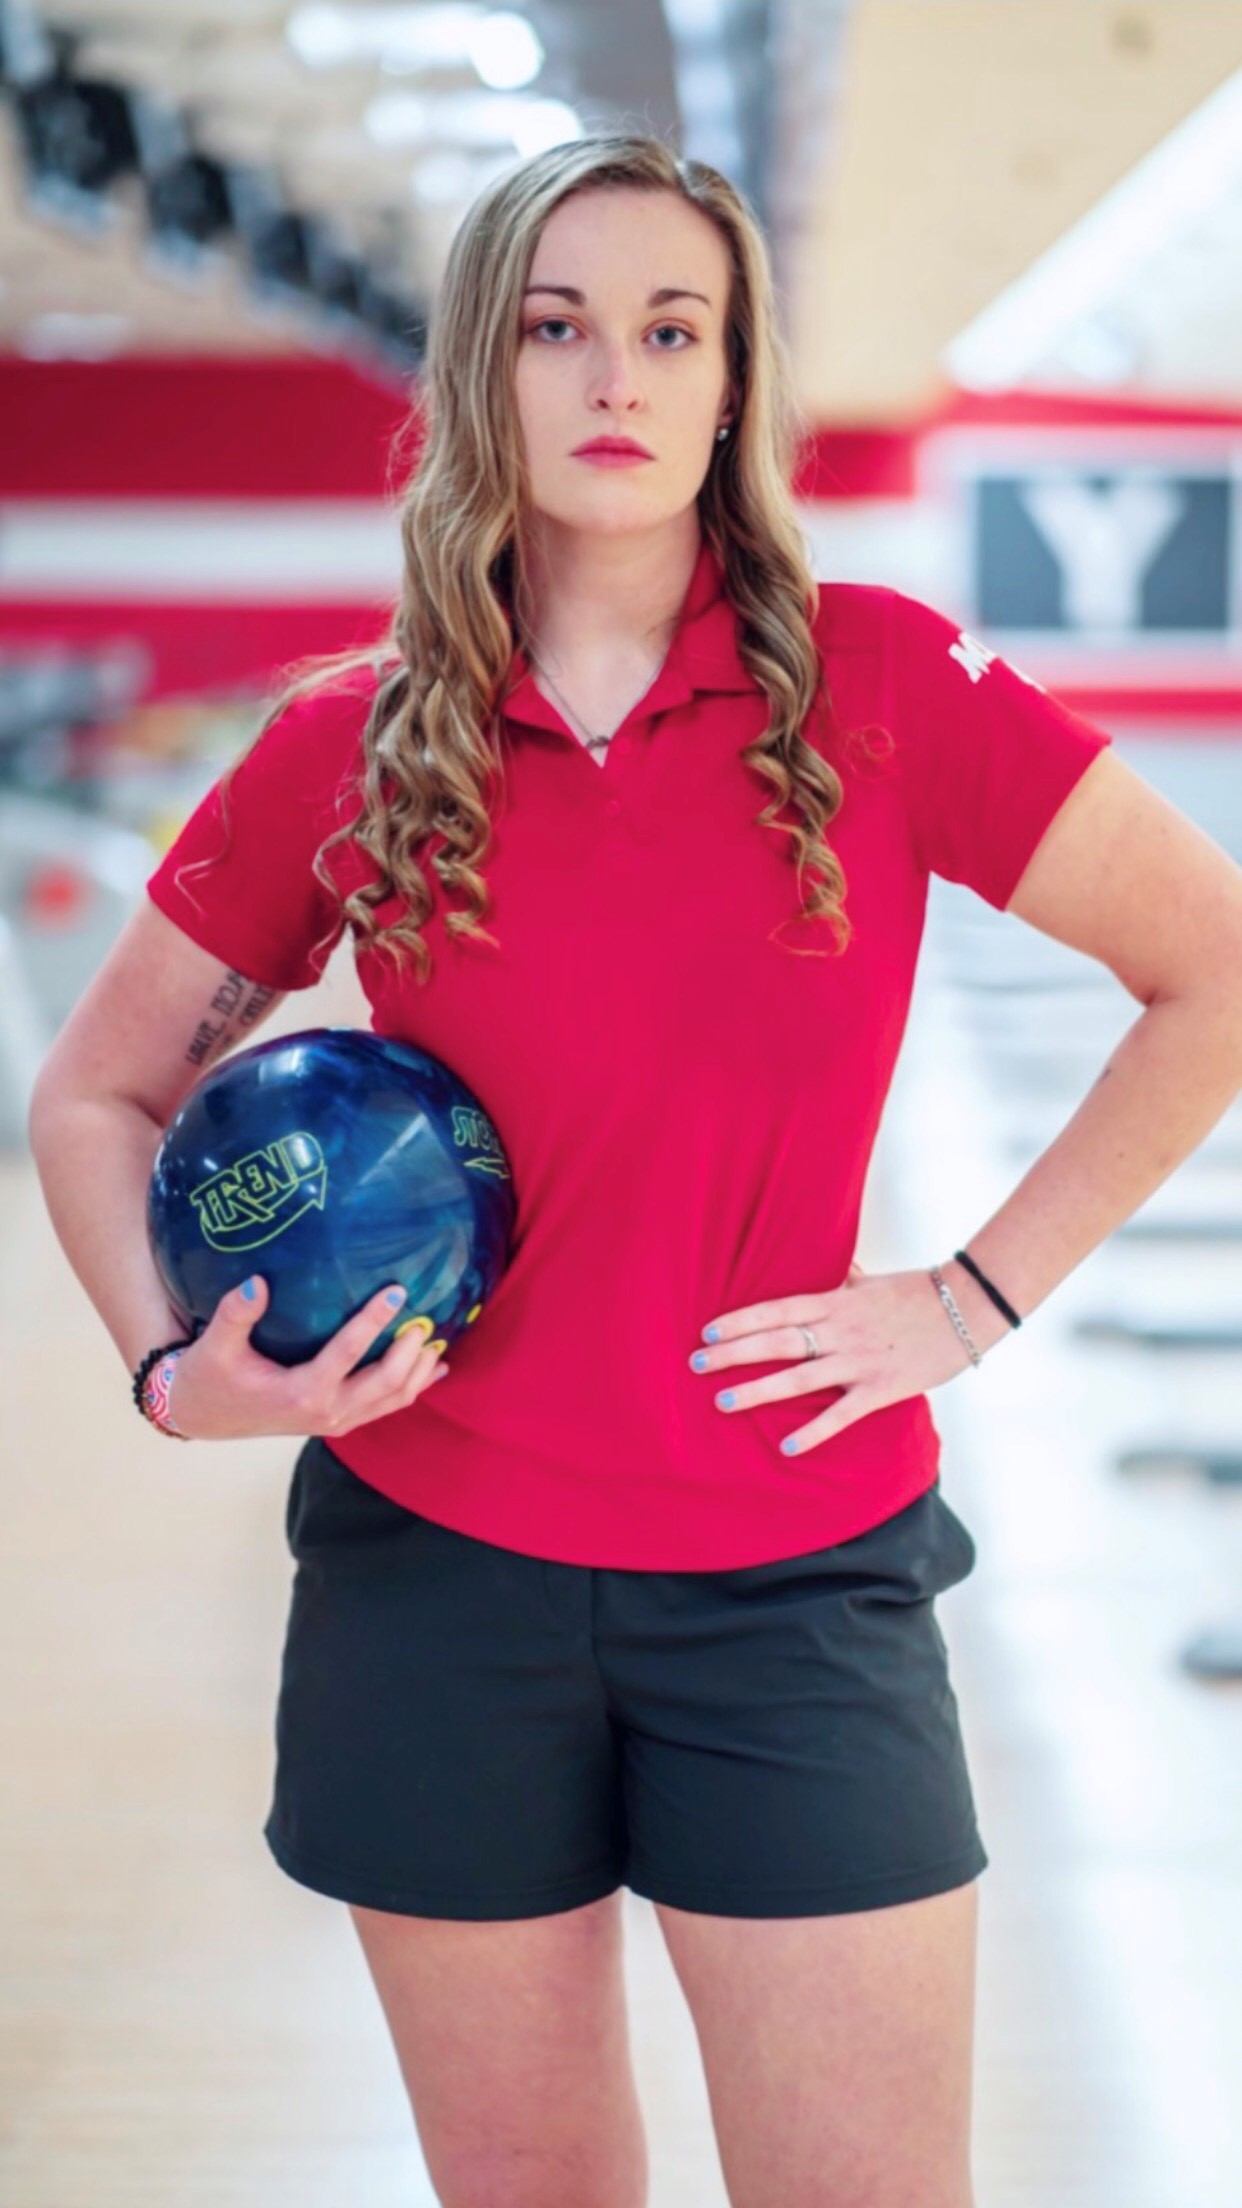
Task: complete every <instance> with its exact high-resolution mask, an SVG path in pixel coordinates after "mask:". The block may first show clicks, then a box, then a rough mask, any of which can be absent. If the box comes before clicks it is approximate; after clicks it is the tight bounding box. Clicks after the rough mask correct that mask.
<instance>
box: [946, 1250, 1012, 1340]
mask: <svg viewBox="0 0 1242 2208" xmlns="http://www.w3.org/2000/svg"><path fill="white" fill-rule="evenodd" d="M953 1255H954V1257H955V1258H956V1259H957V1261H958V1263H959V1265H964V1266H965V1267H966V1270H967V1272H968V1273H973V1274H974V1276H975V1279H976V1280H977V1281H978V1283H979V1286H980V1287H981V1288H982V1289H983V1290H984V1292H985V1294H987V1295H989V1296H990V1297H991V1298H992V1301H993V1303H994V1304H995V1305H996V1308H997V1310H998V1311H1003V1312H1004V1314H1005V1317H1006V1318H1007V1319H1008V1321H1009V1324H1010V1325H1011V1326H1021V1324H1022V1321H1021V1319H1020V1318H1019V1317H1018V1314H1017V1312H1016V1311H1015V1310H1014V1307H1013V1305H1012V1304H1011V1303H1006V1301H1005V1299H1004V1297H1003V1296H1002V1294H1001V1292H1000V1289H999V1288H994V1287H993V1286H992V1283H991V1281H990V1280H989V1279H988V1277H987V1274H986V1273H982V1272H980V1270H979V1267H978V1266H977V1265H976V1263H975V1261H974V1259H973V1257H969V1256H967V1253H966V1251H965V1250H954V1252H953Z"/></svg>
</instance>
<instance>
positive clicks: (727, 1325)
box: [693, 1265, 985, 1455]
mask: <svg viewBox="0 0 1242 2208" xmlns="http://www.w3.org/2000/svg"><path fill="white" fill-rule="evenodd" d="M708 1324H709V1325H711V1326H714V1327H715V1328H716V1330H717V1339H716V1340H715V1341H714V1342H711V1343H706V1345H705V1347H704V1348H703V1349H700V1350H696V1351H695V1352H694V1360H693V1368H694V1369H695V1370H696V1371H701V1372H703V1373H705V1374H708V1375H711V1376H713V1377H714V1376H715V1375H716V1374H717V1373H720V1372H723V1371H724V1370H725V1369H726V1368H727V1367H729V1366H731V1365H760V1364H769V1363H770V1362H771V1361H772V1359H773V1358H774V1357H785V1358H788V1359H789V1360H790V1362H789V1364H788V1365H787V1366H786V1368H785V1369H784V1370H783V1371H781V1372H770V1373H768V1374H766V1375H765V1377H764V1378H763V1379H762V1380H751V1381H747V1382H744V1383H743V1384H741V1385H738V1384H732V1385H730V1387H729V1388H728V1389H727V1390H722V1391H720V1392H721V1393H727V1394H729V1395H730V1397H731V1399H732V1400H731V1402H730V1403H727V1404H725V1405H723V1406H722V1411H723V1414H724V1415H725V1416H729V1415H731V1414H732V1413H734V1412H737V1411H745V1410H749V1409H750V1408H751V1406H752V1405H753V1404H755V1403H773V1402H780V1401H783V1400H784V1399H785V1398H786V1397H789V1398H790V1399H791V1400H792V1399H794V1398H796V1397H799V1396H803V1395H813V1394H817V1393H819V1392H820V1391H821V1390H822V1389H825V1388H839V1389H840V1390H841V1391H842V1392H841V1394H840V1395H839V1396H838V1398H837V1400H836V1402H835V1403H831V1404H830V1405H829V1406H828V1409H827V1410H826V1411H821V1412H820V1414H819V1416H818V1418H813V1419H812V1420H811V1421H810V1424H809V1425H806V1426H798V1427H795V1428H794V1429H793V1430H792V1431H791V1432H790V1433H788V1434H786V1435H785V1437H784V1439H783V1440H782V1442H781V1448H782V1450H783V1451H785V1452H786V1454H789V1455H792V1454H793V1453H794V1451H795V1450H797V1451H798V1452H801V1451H803V1450H805V1449H810V1448H813V1447H814V1445H815V1443H816V1442H818V1441H827V1439H828V1437H829V1435H830V1434H839V1433H840V1432H841V1430H842V1428H843V1427H846V1426H852V1425H853V1423H854V1421H855V1419H858V1418H865V1417H866V1416H867V1414H868V1412H870V1411H878V1410H882V1409H883V1408H884V1406H885V1404H888V1403H898V1402H900V1401H902V1399H903V1398H904V1397H906V1396H909V1395H921V1394H922V1393H923V1391H924V1390H925V1389H927V1388H935V1387H939V1386H940V1385H941V1383H942V1382H943V1381H945V1380H952V1379H953V1378H955V1376H956V1375H957V1374H958V1373H959V1372H962V1371H964V1370H965V1368H966V1367H967V1366H968V1365H969V1363H970V1361H971V1360H970V1357H969V1355H968V1353H967V1350H966V1346H965V1344H964V1343H963V1341H962V1340H961V1337H960V1336H959V1334H958V1332H957V1328H956V1327H955V1326H954V1325H953V1323H952V1321H951V1319H950V1318H949V1314H948V1312H947V1311H946V1310H945V1308H944V1305H943V1304H942V1303H941V1301H940V1298H939V1296H938V1295H937V1293H936V1286H935V1282H934V1281H933V1280H931V1279H930V1277H929V1275H928V1273H927V1272H925V1271H911V1272H902V1273H864V1271H863V1269H862V1267H861V1265H851V1267H850V1269H849V1273H848V1275H847V1277H846V1279H845V1280H844V1282H843V1283H842V1285H841V1286H840V1287H839V1288H830V1289H828V1290H827V1291H826V1292H824V1293H822V1294H819V1295H804V1296H783V1297H781V1298H779V1299H778V1300H777V1301H775V1302H771V1303H751V1304H747V1305H746V1306H745V1307H744V1308H743V1309H741V1310H738V1311H725V1312H722V1313H721V1314H720V1316H719V1317H717V1318H715V1319H713V1320H709V1322H708ZM800 1326H806V1327H809V1328H810V1330H811V1332H812V1334H813V1335H814V1336H815V1339H816V1341H817V1342H818V1343H819V1347H820V1354H819V1356H818V1357H811V1356H808V1354H807V1345H806V1341H805V1339H804V1337H803V1335H802V1334H801V1333H800V1332H799V1327H800ZM971 1330H972V1333H973V1332H974V1328H973V1326H972V1329H971ZM703 1333H704V1337H705V1338H706V1334H707V1327H706V1326H705V1327H704V1329H703ZM975 1340H976V1342H977V1343H978V1346H979V1348H980V1349H983V1348H984V1347H985V1343H984V1341H982V1340H980V1338H979V1335H978V1334H975ZM700 1358H703V1359H705V1360H706V1362H705V1363H704V1364H702V1365H701V1366H700V1365H699V1363H698V1360H699V1359H700ZM717 1401H719V1395H718V1396H717Z"/></svg>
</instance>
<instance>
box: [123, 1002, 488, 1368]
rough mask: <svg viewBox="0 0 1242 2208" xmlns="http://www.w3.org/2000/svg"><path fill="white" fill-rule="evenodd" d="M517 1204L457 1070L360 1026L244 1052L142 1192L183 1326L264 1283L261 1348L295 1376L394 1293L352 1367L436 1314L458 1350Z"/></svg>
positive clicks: (196, 1325) (198, 1093) (484, 1120)
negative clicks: (397, 1298) (384, 1321)
mask: <svg viewBox="0 0 1242 2208" xmlns="http://www.w3.org/2000/svg"><path fill="white" fill-rule="evenodd" d="M515 1211H516V1199H515V1197H514V1192H513V1180H512V1175H511V1173H510V1171H509V1164H508V1160H507V1159H506V1157H505V1154H504V1151H503V1149H502V1147H501V1144H500V1138H499V1136H498V1135H497V1133H496V1129H495V1127H494V1126H493V1125H492V1122H491V1120H490V1119H489V1118H488V1115H487V1113H486V1112H485V1111H484V1109H483V1106H482V1105H481V1104H480V1102H479V1100H478V1098H477V1097H476V1096H474V1095H473V1094H472V1093H471V1091H470V1090H469V1089H468V1088H467V1087H466V1085H465V1083H464V1082H463V1081H461V1080H459V1078H458V1076H457V1075H456V1074H455V1073H454V1072H453V1070H452V1068H451V1067H450V1066H446V1065H444V1064H443V1063H442V1061H441V1060H440V1059H438V1058H433V1057H431V1056H430V1054H429V1053H428V1052H427V1051H424V1050H419V1049H418V1048H416V1046H415V1045H413V1044H411V1043H401V1042H395V1041H393V1040H391V1039H390V1038H389V1037H387V1036H380V1035H373V1034H371V1033H369V1032H368V1031H366V1030H365V1029H362V1028H354V1027H314V1028H305V1029H303V1030H301V1031H300V1032H299V1033H297V1034H294V1035H281V1036H278V1037H276V1038H275V1039H274V1040H273V1041H271V1042H267V1043H258V1044H256V1045H255V1046H254V1047H253V1048H252V1049H250V1050H239V1051H236V1052H234V1053H233V1054H232V1055H231V1056H230V1057H228V1058H226V1059H224V1060H222V1062H221V1063H220V1064H219V1065H218V1066H216V1067H215V1068H214V1069H213V1070H212V1071H211V1072H209V1073H206V1074H204V1076H203V1078H202V1079H201V1080H200V1081H199V1082H197V1083H196V1085H195V1087H194V1088H193V1089H191V1091H190V1093H189V1095H188V1096H187V1097H186V1098H185V1099H184V1101H183V1103H182V1104H181V1105H180V1107H179V1108H178V1110H177V1112H176V1113H175V1115H174V1117H173V1118H172V1119H171V1120H170V1121H169V1123H168V1126H167V1127H166V1129H165V1131H164V1135H163V1139H162V1140H161V1142H160V1146H159V1149H158V1150H157V1152H156V1155H155V1163H154V1166H153V1167H152V1171H151V1180H150V1185H149V1188H148V1191H147V1237H148V1241H149V1243H150V1247H151V1255H152V1257H153V1258H154V1261H155V1266H156V1270H157V1271H158V1273H159V1276H160V1279H161V1281H162V1282H163V1284H164V1288H165V1291H166V1293H167V1295H168V1298H169V1301H170V1303H171V1304H172V1306H173V1308H174V1310H175V1311H176V1312H177V1314H178V1316H179V1317H180V1318H181V1321H182V1324H183V1325H184V1326H185V1327H186V1330H187V1332H192V1333H193V1334H194V1336H197V1335H199V1334H200V1333H201V1332H202V1330H203V1327H204V1326H205V1325H206V1324H207V1321H208V1320H209V1319H210V1317H211V1315H212V1312H213V1311H214V1310H215V1308H216V1305H217V1303H218V1302H219V1301H220V1298H221V1296H223V1295H225V1294H227V1292H228V1290H229V1289H230V1288H233V1287H236V1286H237V1284H238V1283H239V1282H241V1281H243V1280H246V1279H248V1278H249V1276H250V1274H251V1273H261V1274H262V1275H263V1277H264V1278H265V1279H266V1281H267V1283H268V1290H269V1297H268V1307H267V1309H266V1311H264V1312H263V1314H262V1316H261V1317H260V1318H259V1320H258V1321H257V1323H256V1325H255V1326H254V1328H253V1329H252V1331H251V1335H250V1339H251V1341H252V1342H253V1344H254V1346H255V1348H256V1349H257V1350H259V1351H260V1352H261V1354H262V1355H263V1356H264V1357H270V1358H271V1359H272V1360H273V1361H274V1363H276V1364H279V1365H299V1364H303V1363H305V1361H306V1360H307V1358H310V1357H313V1356H314V1355H315V1354H316V1352H317V1351H318V1350H320V1349H322V1347H323V1345H324V1343H325V1342H326V1341H328V1340H329V1338H330V1337H331V1336H332V1335H333V1334H335V1333H336V1332H337V1330H338V1328H340V1327H342V1326H343V1325H344V1324H345V1322H346V1320H347V1319H349V1318H352V1317H353V1315H354V1313H355V1312H356V1311H359V1310H361V1308H362V1306H363V1304H365V1303H366V1302H368V1301H369V1299H370V1298H371V1297H372V1296H373V1295H375V1294H376V1293H377V1292H378V1290H379V1289H381V1288H383V1287H385V1286H386V1285H387V1284H388V1283H389V1282H393V1281H397V1282H400V1284H401V1285H402V1286H403V1287H404V1288H405V1290H406V1300H405V1302H404V1303H403V1304H401V1305H400V1306H399V1307H398V1309H397V1310H396V1311H395V1312H394V1314H393V1318H392V1323H391V1325H390V1326H387V1327H385V1328H384V1330H383V1332H382V1333H381V1334H379V1335H378V1336H377V1337H376V1339H375V1341H374V1342H373V1343H372V1344H371V1346H370V1348H369V1349H368V1350H367V1351H366V1352H365V1354H364V1355H363V1356H362V1357H360V1358H359V1359H358V1362H357V1364H355V1365H354V1366H353V1367H351V1370H353V1371H357V1370H358V1369H359V1366H361V1365H367V1364H371V1363H373V1362H374V1361H375V1360H376V1359H378V1358H380V1357H382V1356H383V1354H384V1351H385V1350H386V1349H387V1348H388V1346H389V1344H390V1343H391V1342H392V1341H394V1340H395V1339H396V1337H397V1336H398V1335H399V1334H402V1333H404V1332H405V1330H406V1328H407V1327H408V1326H410V1325H412V1324H413V1322H414V1320H415V1319H416V1318H418V1317H420V1316H423V1315H424V1314H425V1315H426V1317H427V1318H429V1319H431V1320H432V1322H433V1329H432V1330H433V1332H434V1333H435V1334H436V1335H438V1336H440V1337H441V1338H442V1339H443V1340H444V1341H445V1342H446V1343H449V1344H451V1343H452V1341H453V1340H454V1339H455V1338H456V1337H457V1336H458V1335H460V1334H461V1333H462V1332H463V1330H464V1329H465V1328H466V1327H467V1326H471V1325H473V1323H474V1321H475V1320H476V1319H477V1318H478V1316H479V1312H480V1311H481V1309H482V1307H483V1305H484V1304H485V1303H486V1301H487V1299H488V1297H489V1296H490V1295H491V1294H492V1292H493V1290H494V1289H495V1287H496V1284H497V1282H498V1280H499V1279H500V1277H501V1275H502V1273H503V1272H504V1270H505V1268H506V1266H507V1264H508V1262H509V1254H510V1238H511V1234H512V1229H513V1221H514V1215H515Z"/></svg>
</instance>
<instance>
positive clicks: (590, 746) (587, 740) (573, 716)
mask: <svg viewBox="0 0 1242 2208" xmlns="http://www.w3.org/2000/svg"><path fill="white" fill-rule="evenodd" d="M527 652H528V654H529V657H530V658H531V660H532V661H533V662H534V665H535V666H536V667H537V668H538V669H539V672H540V674H541V675H542V676H543V678H544V681H545V682H546V683H547V685H548V688H549V690H550V691H551V692H552V695H553V696H554V698H555V699H556V700H557V703H558V704H559V705H560V706H561V707H562V709H563V710H564V712H565V713H566V714H567V716H568V717H569V719H570V720H571V721H574V722H576V723H577V726H578V727H579V728H580V729H584V730H585V731H586V733H585V734H584V735H583V736H582V738H581V741H582V743H583V744H584V745H585V747H586V749H587V750H588V751H597V750H598V749H599V747H600V745H601V744H610V743H611V742H612V739H613V737H614V735H615V734H616V730H617V728H619V727H620V726H621V721H618V722H617V724H616V727H615V728H610V729H609V730H608V732H607V734H606V735H593V734H592V732H591V731H590V729H587V728H586V723H585V722H584V721H583V720H582V719H581V718H580V717H579V715H578V714H577V713H575V711H574V709H573V707H572V705H571V704H570V703H569V700H568V698H566V697H564V696H563V695H562V693H561V692H560V691H559V690H558V689H557V687H556V684H555V683H554V682H553V680H552V677H551V675H550V674H549V673H548V670H547V668H546V667H545V666H544V663H543V661H542V660H541V659H537V658H536V657H535V654H534V652H533V651H532V650H531V648H530V646H529V645H528V646H527ZM667 658H668V650H667V648H666V649H665V651H664V653H663V655H662V657H661V658H660V659H659V660H657V662H656V664H655V666H654V667H653V668H652V669H651V672H650V674H649V675H648V676H647V677H646V680H645V681H644V683H643V686H642V689H641V690H640V691H639V692H638V694H637V696H636V697H634V698H633V699H632V700H631V702H630V704H629V705H627V707H626V709H625V712H624V713H623V714H622V715H621V720H622V721H624V720H625V719H626V718H627V716H628V715H629V714H630V713H632V712H633V710H634V707H635V706H636V705H637V703H638V700H639V698H641V697H645V696H646V694H647V692H648V690H650V688H651V685H652V683H653V682H654V681H655V678H656V676H657V674H658V673H659V671H660V669H661V667H662V666H663V665H664V661H665V660H666V659H667Z"/></svg>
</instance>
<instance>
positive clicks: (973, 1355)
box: [930, 1265, 983, 1366]
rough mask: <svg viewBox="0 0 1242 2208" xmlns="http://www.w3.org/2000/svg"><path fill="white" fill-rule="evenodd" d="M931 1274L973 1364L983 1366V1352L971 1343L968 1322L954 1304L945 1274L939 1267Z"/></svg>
mask: <svg viewBox="0 0 1242 2208" xmlns="http://www.w3.org/2000/svg"><path fill="white" fill-rule="evenodd" d="M930 1274H931V1279H932V1281H933V1283H934V1285H935V1289H936V1294H937V1295H938V1296H939V1298H940V1301H941V1302H942V1304H943V1305H944V1307H945V1310H946V1311H947V1312H948V1314H949V1317H950V1318H951V1319H952V1321H953V1324H954V1326H955V1327H956V1328H957V1331H958V1333H959V1334H960V1335H961V1337H962V1340H963V1341H964V1343H965V1344H966V1354H967V1356H968V1357H969V1358H970V1361H971V1364H972V1365H976V1366H977V1365H981V1364H982V1363H983V1353H982V1351H981V1350H978V1349H976V1348H975V1345H974V1343H973V1342H972V1341H971V1338H970V1335H969V1333H968V1332H967V1330H966V1321H965V1319H964V1318H963V1317H962V1314H961V1312H960V1311H959V1310H958V1308H957V1304H956V1303H955V1302H954V1299H953V1291H952V1289H951V1288H950V1286H949V1284H948V1282H947V1280H946V1279H945V1277H944V1274H943V1273H942V1272H941V1270H940V1267H939V1266H938V1265H933V1266H931V1267H930Z"/></svg>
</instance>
